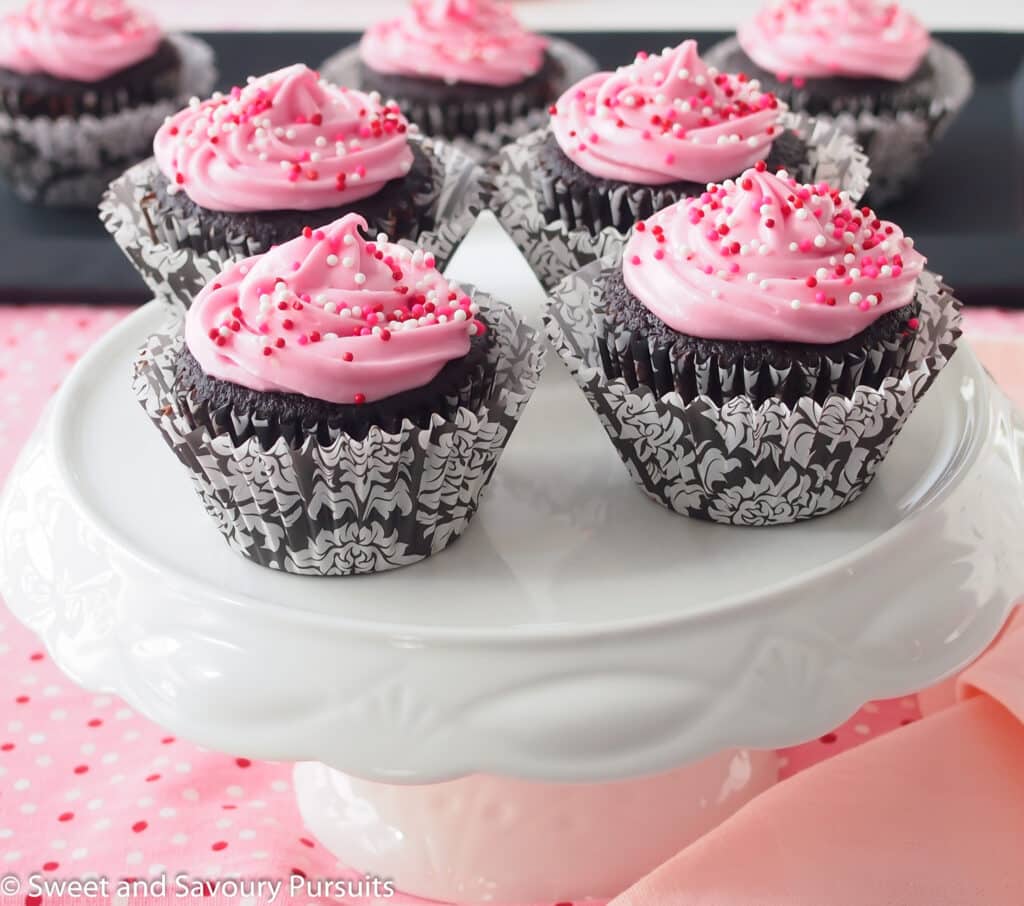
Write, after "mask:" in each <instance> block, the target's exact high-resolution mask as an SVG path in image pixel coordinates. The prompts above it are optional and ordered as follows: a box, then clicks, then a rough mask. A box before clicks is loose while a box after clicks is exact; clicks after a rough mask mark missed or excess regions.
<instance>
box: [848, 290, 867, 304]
mask: <svg viewBox="0 0 1024 906" xmlns="http://www.w3.org/2000/svg"><path fill="white" fill-rule="evenodd" d="M863 298H864V297H863V296H862V295H861V294H860V293H850V304H851V305H858V304H859V303H860V301H861V300H862V299H863Z"/></svg>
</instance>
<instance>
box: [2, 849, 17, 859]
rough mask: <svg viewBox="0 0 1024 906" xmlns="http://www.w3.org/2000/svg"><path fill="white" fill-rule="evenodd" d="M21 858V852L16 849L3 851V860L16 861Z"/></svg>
mask: <svg viewBox="0 0 1024 906" xmlns="http://www.w3.org/2000/svg"><path fill="white" fill-rule="evenodd" d="M20 858H21V853H20V852H18V851H17V850H16V849H12V850H11V851H10V852H6V853H4V861H5V862H17V861H18V859H20Z"/></svg>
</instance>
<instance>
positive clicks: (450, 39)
mask: <svg viewBox="0 0 1024 906" xmlns="http://www.w3.org/2000/svg"><path fill="white" fill-rule="evenodd" d="M546 47H547V41H546V40H545V39H544V38H542V37H540V36H539V35H535V34H532V33H531V32H528V31H526V30H525V29H524V28H523V27H522V26H521V25H520V24H519V23H518V22H517V21H516V19H515V16H513V15H512V13H511V12H510V11H509V10H507V9H505V8H504V7H502V6H501V5H500V4H499V3H496V2H494V0H412V5H411V7H410V9H409V11H408V12H407V13H406V14H405V15H403V16H400V17H399V18H397V19H390V20H388V21H386V22H379V23H377V24H376V25H373V26H371V27H370V28H368V29H367V30H366V33H365V34H364V35H363V40H362V43H361V44H360V52H361V54H362V57H363V60H364V61H365V62H366V64H367V66H369V67H370V68H371V69H374V70H376V71H377V72H384V73H391V74H394V75H402V76H412V77H414V78H424V79H437V80H441V81H445V82H448V83H450V84H454V83H457V82H469V83H471V84H475V85H514V84H516V83H518V82H522V81H523V79H525V78H527V77H528V76H531V75H533V74H534V73H535V72H537V71H538V70H539V69H540V68H541V66H542V65H543V63H544V49H545V48H546Z"/></svg>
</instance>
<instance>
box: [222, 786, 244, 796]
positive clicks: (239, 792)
mask: <svg viewBox="0 0 1024 906" xmlns="http://www.w3.org/2000/svg"><path fill="white" fill-rule="evenodd" d="M224 792H225V793H227V794H228V795H229V796H231V798H232V799H241V798H242V796H244V795H245V790H243V789H242V788H241V787H240V786H238V785H237V784H234V785H232V786H229V787H228V788H227V789H226V790H225V791H224Z"/></svg>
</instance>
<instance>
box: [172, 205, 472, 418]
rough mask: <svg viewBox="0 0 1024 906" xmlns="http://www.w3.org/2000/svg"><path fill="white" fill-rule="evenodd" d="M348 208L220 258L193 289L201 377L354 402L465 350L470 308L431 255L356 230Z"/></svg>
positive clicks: (357, 222) (403, 385)
mask: <svg viewBox="0 0 1024 906" xmlns="http://www.w3.org/2000/svg"><path fill="white" fill-rule="evenodd" d="M365 230H366V221H365V220H363V218H362V217H360V216H358V215H356V214H349V215H347V216H346V217H343V218H341V219H340V220H337V221H335V222H334V223H332V224H331V225H330V226H325V227H323V228H322V229H317V230H313V229H310V228H308V227H307V228H306V229H305V230H304V231H303V233H302V235H301V236H299V237H298V238H296V239H293V240H291V241H290V242H286V243H284V244H283V245H280V246H276V247H275V248H273V249H271V250H270V251H269V252H267V253H265V254H263V255H258V256H256V257H254V258H249V259H247V260H244V261H241V262H238V263H235V264H231V265H230V266H228V267H227V268H226V269H225V270H224V271H223V272H222V273H221V274H220V275H219V276H218V277H217V279H216V280H215V281H214V282H212V283H210V284H209V285H208V286H206V287H205V288H204V289H203V290H202V291H201V292H200V293H199V295H198V296H196V299H195V301H194V302H193V304H192V307H191V308H190V309H189V311H188V315H187V318H186V321H185V342H186V343H187V345H188V348H189V350H190V351H191V353H192V355H193V356H194V357H195V358H196V360H197V361H198V362H199V364H200V366H201V367H202V369H203V371H204V372H206V374H208V375H210V376H211V377H215V378H219V379H221V380H225V381H230V382H231V383H234V384H240V385H242V386H243V387H248V388H250V389H251V390H256V391H260V392H277V393H299V394H302V395H303V396H307V397H311V398H314V399H319V400H325V401H327V402H330V403H349V404H350V403H357V404H358V403H364V402H372V401H374V400H380V399H384V398H386V397H389V396H392V395H394V394H396V393H402V392H404V391H407V390H413V389H416V388H417V387H422V386H424V385H425V384H428V383H429V382H430V381H431V380H433V379H434V378H435V377H436V376H437V374H438V373H439V372H440V371H441V369H442V368H443V367H444V366H445V364H446V363H447V362H450V361H452V360H454V359H458V358H461V357H462V356H464V355H466V354H467V353H468V352H469V348H470V336H472V335H473V334H476V333H479V332H482V331H483V329H484V325H483V324H482V323H481V322H480V321H478V320H476V318H475V315H476V313H477V311H478V309H477V306H476V305H475V304H474V303H473V301H472V300H471V299H470V298H469V297H468V296H467V295H466V294H465V293H462V292H460V291H459V290H458V289H457V288H456V287H454V286H452V285H451V284H450V283H448V282H447V281H446V280H445V279H444V277H442V276H441V274H439V273H438V272H437V270H436V268H435V266H434V258H433V255H431V254H429V253H425V252H423V251H420V250H417V251H415V252H413V251H410V250H409V249H406V248H404V247H402V246H399V245H394V244H392V243H390V242H388V241H387V237H386V236H383V235H381V236H378V237H377V240H376V241H375V242H370V241H367V240H366V238H364V236H363V235H362V231H365Z"/></svg>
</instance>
